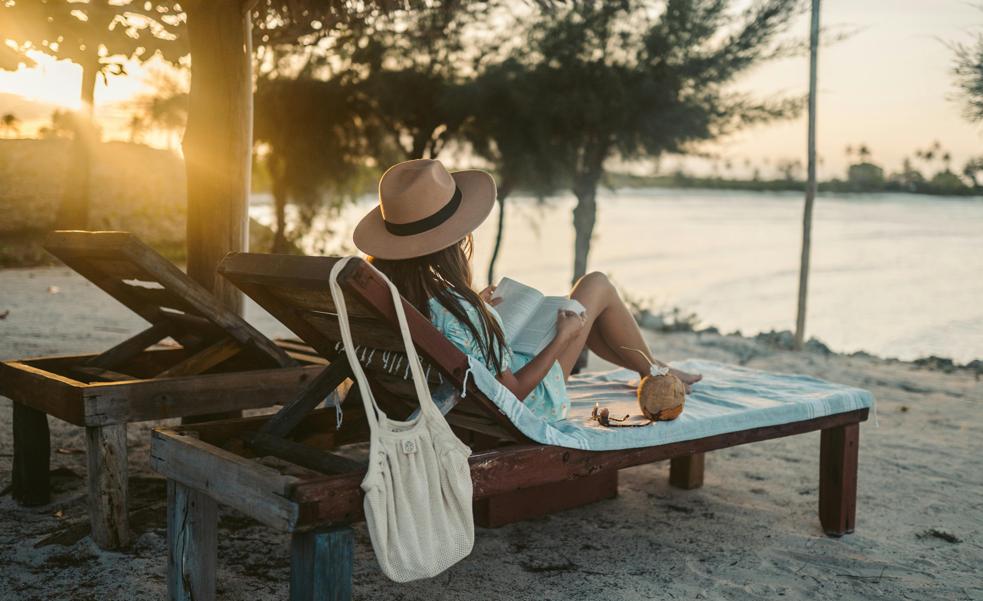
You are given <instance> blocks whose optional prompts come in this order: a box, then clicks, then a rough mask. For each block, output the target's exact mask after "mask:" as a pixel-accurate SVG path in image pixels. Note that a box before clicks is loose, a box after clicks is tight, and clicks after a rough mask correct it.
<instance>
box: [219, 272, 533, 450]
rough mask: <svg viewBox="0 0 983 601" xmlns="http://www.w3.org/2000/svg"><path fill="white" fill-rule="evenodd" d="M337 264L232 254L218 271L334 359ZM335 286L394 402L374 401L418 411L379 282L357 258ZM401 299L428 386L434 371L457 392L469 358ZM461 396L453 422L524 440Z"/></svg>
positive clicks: (471, 391) (372, 371) (487, 404)
mask: <svg viewBox="0 0 983 601" xmlns="http://www.w3.org/2000/svg"><path fill="white" fill-rule="evenodd" d="M336 261H338V257H300V256H293V255H266V254H253V253H233V254H230V255H228V256H227V257H226V258H225V259H224V260H223V261H222V263H221V264H220V265H219V268H218V271H219V273H221V274H222V275H223V276H225V277H226V278H228V279H229V280H230V281H231V282H232V283H233V284H235V285H236V286H237V287H238V288H240V289H241V290H242V291H243V292H245V293H246V294H247V295H248V296H250V297H251V298H252V299H253V300H255V301H256V302H257V303H259V305H260V306H262V307H263V308H265V309H266V310H267V311H269V312H270V314H271V315H273V316H274V317H276V318H277V319H279V320H280V321H281V322H283V324H284V325H286V326H287V327H288V328H290V329H291V330H292V331H293V332H294V333H295V334H297V335H298V336H300V337H301V338H302V339H303V340H304V341H305V342H307V343H308V344H310V345H311V346H312V347H314V349H315V350H317V351H318V352H319V353H320V354H322V355H324V356H326V357H328V358H329V359H331V360H336V359H337V358H338V357H339V354H338V353H339V349H341V348H342V347H341V344H340V341H341V336H340V330H339V326H338V315H337V311H336V309H335V306H334V303H333V302H332V300H331V292H330V288H329V274H330V273H331V267H332V266H333V265H334V264H335V262H336ZM339 283H340V284H341V287H342V290H343V291H344V293H345V300H346V305H347V308H348V314H349V323H350V324H351V329H352V338H353V340H354V342H355V344H356V346H357V347H358V349H357V352H358V354H359V359H360V360H361V361H362V363H363V365H364V366H365V368H366V372H367V374H368V376H369V378H370V380H372V381H373V385H375V384H378V385H379V386H381V387H382V388H383V389H385V392H387V393H389V396H392V397H395V398H393V399H386V398H381V399H380V398H378V397H379V396H380V395H379V394H378V392H379V391H377V394H376V396H377V400H380V402H382V403H383V404H386V403H392V402H400V401H403V402H404V405H405V406H406V407H415V406H416V405H417V401H416V399H415V398H413V388H412V384H411V383H409V382H407V381H406V380H405V379H403V377H402V376H403V375H408V374H403V373H401V370H398V369H397V370H396V373H393V370H392V365H393V362H394V361H399V360H400V357H402V360H403V361H405V356H404V355H403V341H402V338H401V337H400V334H399V327H398V322H397V320H396V312H395V307H394V306H393V302H392V297H391V295H390V292H389V288H388V286H387V285H386V282H385V281H384V279H383V277H382V276H381V275H380V274H379V272H378V271H376V270H375V269H374V268H372V267H371V266H370V265H369V264H368V263H366V262H365V261H363V260H360V259H359V260H356V261H352V262H350V263H349V264H348V266H346V267H345V269H344V270H343V271H342V272H341V275H340V277H339ZM401 300H402V302H403V308H404V310H405V312H406V318H407V322H408V325H409V329H410V334H411V336H412V338H413V342H414V344H415V345H416V347H417V351H418V352H419V353H420V354H421V356H422V357H423V362H424V369H425V370H427V369H428V368H430V369H429V373H430V374H431V377H430V380H431V383H434V382H435V379H434V376H436V374H437V373H439V374H440V375H441V376H442V378H443V380H445V381H449V382H451V383H452V385H454V386H456V387H458V388H460V387H461V386H462V385H463V384H464V378H465V373H466V371H467V369H468V360H467V357H466V356H465V355H464V354H463V353H462V352H461V351H460V350H458V349H457V347H455V346H454V345H453V344H452V343H451V342H450V341H449V340H447V339H446V338H445V337H444V336H443V335H442V334H441V333H440V332H439V331H438V330H437V329H436V328H435V327H434V326H433V324H431V323H430V321H429V320H428V319H427V318H426V317H424V316H423V315H422V314H421V313H420V312H419V311H417V310H416V308H414V307H413V306H412V305H411V304H410V303H409V302H407V301H406V300H405V299H401ZM404 365H405V363H404ZM373 389H374V390H375V386H373ZM465 398H466V400H467V402H462V403H460V404H459V405H458V406H457V407H456V408H455V409H454V411H452V415H451V416H449V419H451V421H452V423H455V421H456V422H457V423H458V424H459V425H461V426H462V427H464V428H467V429H470V430H475V431H479V432H484V433H487V434H492V435H494V436H499V437H502V438H512V439H516V438H521V437H522V435H521V434H520V433H519V432H518V430H517V429H516V428H515V426H514V425H513V424H512V422H511V421H509V419H508V418H507V417H505V416H504V415H503V414H502V413H501V412H500V411H498V409H497V407H496V406H495V405H494V404H493V403H492V402H491V401H489V400H488V399H487V398H486V397H485V396H484V395H483V394H481V392H480V391H478V390H477V389H476V388H474V387H473V385H472V384H469V388H468V394H467V396H466V397H465Z"/></svg>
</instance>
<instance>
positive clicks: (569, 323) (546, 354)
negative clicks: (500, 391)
mask: <svg viewBox="0 0 983 601" xmlns="http://www.w3.org/2000/svg"><path fill="white" fill-rule="evenodd" d="M583 327H584V320H583V318H582V317H581V316H580V315H578V314H576V313H572V312H570V311H560V313H559V315H557V318H556V335H555V336H553V340H552V341H550V343H549V344H548V345H546V348H544V349H543V350H542V351H540V352H539V354H538V355H536V356H535V357H533V359H532V361H530V362H529V363H526V364H525V365H524V366H523V367H522V369H520V370H519V371H517V372H515V373H512V370H509V369H506V370H505V371H503V372H502V373H501V374H499V376H498V381H499V382H501V383H502V385H503V386H505V387H506V388H508V389H509V390H510V391H511V392H512V394H514V395H515V397H516V398H517V399H519V400H520V401H523V400H525V398H526V397H527V396H529V393H530V392H532V391H533V390H534V389H535V388H536V386H539V383H540V382H542V381H543V378H545V377H546V374H547V373H548V372H549V370H550V368H551V367H553V363H555V362H556V359H557V357H559V356H560V352H561V351H563V349H564V348H566V346H567V344H568V343H569V342H570V341H571V340H573V339H574V338H575V337H576V336H577V332H579V331H580V330H581V328H583Z"/></svg>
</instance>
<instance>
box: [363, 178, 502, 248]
mask: <svg viewBox="0 0 983 601" xmlns="http://www.w3.org/2000/svg"><path fill="white" fill-rule="evenodd" d="M495 196H496V191H495V180H494V179H492V176H491V175H490V174H488V173H486V172H484V171H478V170H470V171H456V172H454V173H450V172H448V171H447V169H446V168H445V167H444V166H443V164H441V162H440V161H433V160H429V159H418V160H414V161H405V162H402V163H398V164H396V165H393V166H392V167H390V168H389V169H388V170H387V171H386V172H385V173H384V174H383V175H382V179H381V180H379V206H377V207H376V208H374V209H373V210H371V211H369V213H368V215H366V216H365V217H363V218H362V220H361V221H360V222H359V224H358V226H356V227H355V233H354V236H353V238H354V241H355V246H357V247H358V249H359V250H361V251H362V252H364V253H366V254H368V255H371V256H373V257H378V258H380V259H410V258H412V257H421V256H423V255H428V254H430V253H432V252H436V251H438V250H441V249H443V248H447V247H448V246H450V245H452V244H454V243H456V242H458V241H460V240H461V239H462V238H464V237H465V236H467V235H468V234H470V233H471V232H472V231H474V230H475V229H476V228H477V227H478V226H479V225H481V222H483V221H484V220H485V218H486V217H488V214H489V213H490V212H491V210H492V206H493V205H494V204H495Z"/></svg>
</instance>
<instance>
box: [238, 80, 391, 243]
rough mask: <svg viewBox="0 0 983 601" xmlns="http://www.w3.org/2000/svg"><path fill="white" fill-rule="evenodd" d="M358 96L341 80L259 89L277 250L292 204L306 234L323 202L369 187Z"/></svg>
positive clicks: (258, 135) (259, 134)
mask: <svg viewBox="0 0 983 601" xmlns="http://www.w3.org/2000/svg"><path fill="white" fill-rule="evenodd" d="M355 100H356V99H355V97H354V96H353V95H352V94H351V90H349V89H348V88H347V87H346V86H344V85H342V83H341V82H340V81H338V80H331V81H320V80H315V79H309V78H303V79H274V80H264V81H260V83H259V85H258V87H257V91H256V102H255V109H254V110H255V113H254V119H255V129H254V137H255V139H256V141H257V142H260V143H264V144H265V145H266V147H267V148H266V150H267V152H266V154H265V157H264V166H265V169H266V171H267V173H268V174H269V177H270V185H271V191H272V193H273V197H274V202H275V204H276V208H277V216H278V218H277V221H278V228H277V238H276V242H275V245H276V249H277V250H280V247H281V246H282V245H283V244H285V242H286V241H287V239H288V234H287V232H286V223H285V220H284V217H285V215H284V211H285V206H286V204H287V202H293V203H294V204H295V205H296V206H297V208H298V212H299V216H300V219H299V223H298V224H297V225H298V228H299V230H298V231H296V232H293V237H297V236H300V235H302V234H303V233H305V232H306V231H307V229H308V228H309V227H310V225H311V223H312V222H313V220H314V216H315V215H316V214H317V212H318V210H319V209H320V208H321V207H322V206H323V204H324V200H325V198H327V199H328V205H329V206H333V207H338V206H340V205H341V204H342V203H343V202H344V201H346V200H350V199H353V198H354V197H355V196H356V195H357V194H359V193H361V192H362V191H364V189H365V185H366V181H365V180H366V178H367V177H369V178H371V177H372V176H371V175H369V174H367V172H366V169H365V167H364V166H365V164H366V162H367V159H368V146H367V137H366V135H365V131H364V130H362V129H360V127H359V125H360V124H361V121H360V120H359V119H358V118H357V112H356V106H355Z"/></svg>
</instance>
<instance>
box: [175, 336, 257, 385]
mask: <svg viewBox="0 0 983 601" xmlns="http://www.w3.org/2000/svg"><path fill="white" fill-rule="evenodd" d="M241 350H242V347H241V346H240V345H239V343H238V342H236V341H235V340H232V339H231V338H224V339H222V340H219V341H218V342H215V343H213V344H210V345H208V346H207V347H205V348H203V349H201V350H200V351H198V352H196V353H195V354H194V355H191V356H190V357H188V358H187V359H185V360H184V361H181V362H180V363H178V364H177V365H174V366H173V367H169V368H167V369H165V370H164V371H162V372H161V373H160V374H158V375H157V377H158V378H174V377H179V376H190V375H196V374H200V373H204V372H206V371H208V370H209V369H211V368H213V367H215V366H216V365H218V364H219V363H221V362H223V361H225V360H226V359H228V358H230V357H232V356H233V355H235V354H237V353H238V352H239V351H241Z"/></svg>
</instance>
